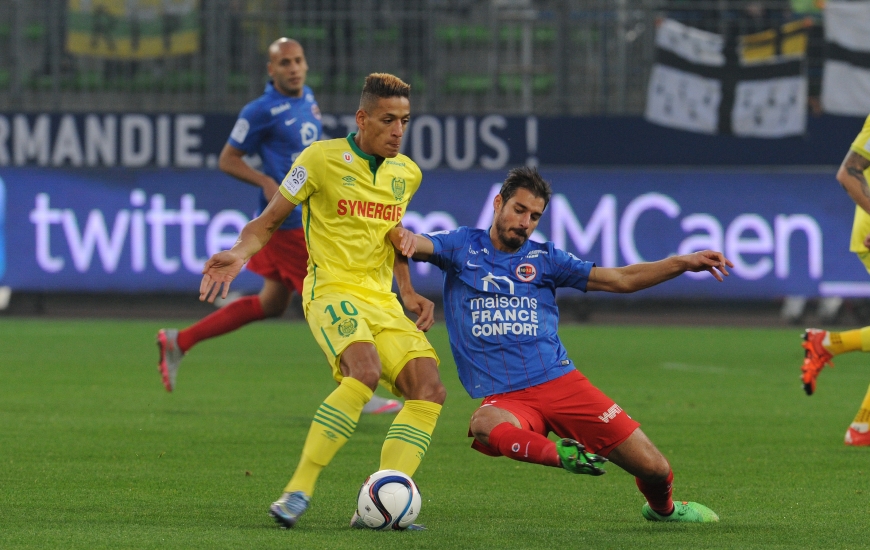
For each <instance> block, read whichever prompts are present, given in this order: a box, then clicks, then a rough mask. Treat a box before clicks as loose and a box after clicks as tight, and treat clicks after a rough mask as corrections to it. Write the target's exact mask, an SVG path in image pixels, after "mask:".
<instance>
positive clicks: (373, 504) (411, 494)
mask: <svg viewBox="0 0 870 550" xmlns="http://www.w3.org/2000/svg"><path fill="white" fill-rule="evenodd" d="M422 502H423V501H422V499H421V497H420V489H418V488H417V484H416V483H414V480H413V479H411V478H410V477H409V476H407V475H405V474H403V473H402V472H400V471H398V470H380V471H377V472H375V473H373V474H372V475H370V476H369V477H367V478H366V480H365V482H363V484H362V487H360V488H359V496H358V497H357V508H356V513H357V514H359V517H360V518H361V519H362V521H363V523H365V524H366V526H368V527H369V528H370V529H375V530H378V531H383V530H387V529H396V530H401V529H407V528H408V526H410V525H411V524H412V523H414V520H415V519H417V515H418V514H419V513H420V505H421V504H422Z"/></svg>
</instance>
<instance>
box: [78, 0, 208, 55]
mask: <svg viewBox="0 0 870 550" xmlns="http://www.w3.org/2000/svg"><path fill="white" fill-rule="evenodd" d="M199 15H200V13H199V0H68V4H67V40H66V48H67V51H68V52H69V53H71V54H76V55H89V56H95V57H103V58H110V59H148V58H155V57H166V56H175V55H184V54H192V53H196V52H197V51H199Z"/></svg>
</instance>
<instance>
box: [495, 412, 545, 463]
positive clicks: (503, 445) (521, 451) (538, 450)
mask: <svg viewBox="0 0 870 550" xmlns="http://www.w3.org/2000/svg"><path fill="white" fill-rule="evenodd" d="M489 446H490V447H493V448H495V449H498V451H499V452H500V453H501V454H502V455H504V456H506V457H508V458H512V459H514V460H519V461H520V462H531V463H533V464H543V465H544V466H555V467H557V468H561V467H562V461H561V460H560V459H559V453H557V452H556V444H555V443H554V442H552V441H550V440H549V439H547V438H546V437H544V436H543V435H541V434H539V433H535V432H531V431H529V430H522V429H520V428H517V427H515V426H514V425H512V424H510V423H509V422H502V423H501V424H499V425H498V426H496V427H495V428H493V429H492V431H491V432H489Z"/></svg>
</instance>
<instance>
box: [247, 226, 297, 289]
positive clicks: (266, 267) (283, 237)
mask: <svg viewBox="0 0 870 550" xmlns="http://www.w3.org/2000/svg"><path fill="white" fill-rule="evenodd" d="M248 270H249V271H253V272H254V273H256V274H257V275H260V276H261V277H265V278H266V279H272V280H273V281H280V282H281V284H283V285H284V286H286V287H287V288H288V289H291V290H295V291H296V292H297V293H298V294H302V281H304V280H305V276H306V275H307V274H308V248H306V247H305V231H304V230H303V229H302V228H301V227H299V228H297V229H279V230H277V231H275V233H274V234H272V238H271V239H269V242H267V243H266V246H264V247H263V248H262V249H260V251H259V252H257V253H256V254H254V255H253V256H251V259H250V260H248Z"/></svg>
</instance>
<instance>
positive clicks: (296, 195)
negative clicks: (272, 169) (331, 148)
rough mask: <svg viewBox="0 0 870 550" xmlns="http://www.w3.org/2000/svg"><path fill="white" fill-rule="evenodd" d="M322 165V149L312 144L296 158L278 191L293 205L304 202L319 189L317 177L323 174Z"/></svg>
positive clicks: (323, 163)
mask: <svg viewBox="0 0 870 550" xmlns="http://www.w3.org/2000/svg"><path fill="white" fill-rule="evenodd" d="M324 165H325V162H324V159H323V149H322V148H321V147H320V146H318V144H317V143H312V144H311V145H309V146H308V147H306V148H305V150H303V151H302V153H300V154H299V156H298V157H297V158H296V162H294V163H293V166H291V167H290V171H289V172H287V175H286V176H284V180H283V181H282V182H281V186H280V187H278V191H280V192H281V194H282V195H284V198H285V199H287V200H288V201H290V202H292V203H293V204H300V203H302V202H304V201H305V199H307V198H308V197H310V196H311V195H313V194H314V193H316V192H317V190H318V188H319V187H320V181H319V178H318V176H319V174H322V173H323V166H324Z"/></svg>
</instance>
